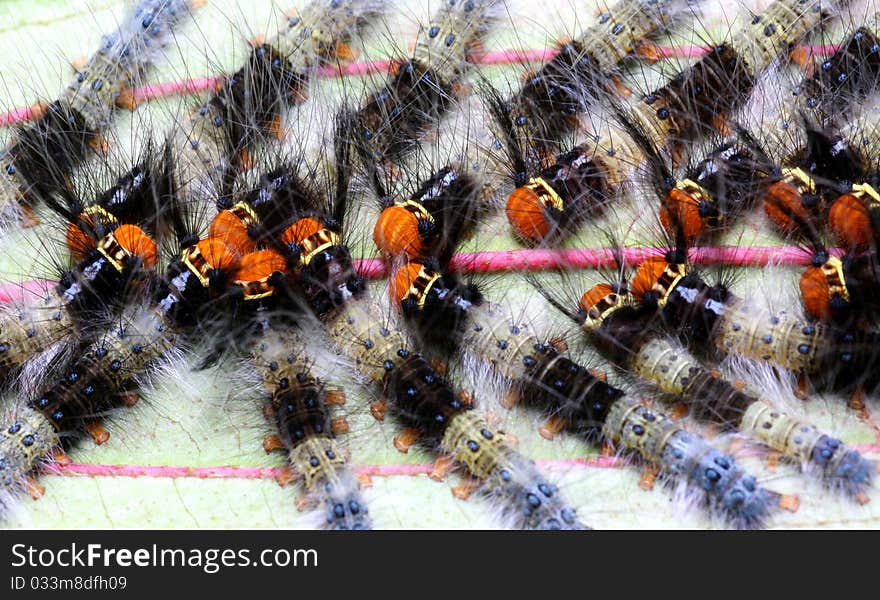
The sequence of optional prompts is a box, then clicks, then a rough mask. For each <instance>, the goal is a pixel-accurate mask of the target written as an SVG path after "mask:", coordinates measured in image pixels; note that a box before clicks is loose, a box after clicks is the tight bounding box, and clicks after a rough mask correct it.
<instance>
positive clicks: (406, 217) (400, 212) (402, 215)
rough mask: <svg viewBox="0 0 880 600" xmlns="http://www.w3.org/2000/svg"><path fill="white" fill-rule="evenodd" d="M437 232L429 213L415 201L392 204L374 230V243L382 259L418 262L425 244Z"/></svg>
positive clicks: (377, 221)
mask: <svg viewBox="0 0 880 600" xmlns="http://www.w3.org/2000/svg"><path fill="white" fill-rule="evenodd" d="M435 232H436V224H435V222H434V218H433V217H432V216H431V214H430V213H429V212H428V211H427V210H425V208H424V207H423V206H422V205H421V204H419V203H418V202H413V201H407V202H404V203H397V204H392V205H391V206H389V207H387V208H386V209H384V210H383V211H382V212H381V213H380V214H379V218H378V219H377V220H376V226H375V227H374V228H373V242H375V244H376V247H377V248H379V252H381V253H382V254H383V255H385V256H389V257H397V256H401V255H402V256H405V257H407V258H409V259H417V258H420V257H422V256H424V255H425V252H426V248H425V241H426V239H427V238H429V237H430V236H432V235H434V233H435Z"/></svg>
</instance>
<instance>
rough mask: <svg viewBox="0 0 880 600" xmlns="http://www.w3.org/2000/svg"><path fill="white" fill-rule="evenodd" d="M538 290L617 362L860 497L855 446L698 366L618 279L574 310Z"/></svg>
mask: <svg viewBox="0 0 880 600" xmlns="http://www.w3.org/2000/svg"><path fill="white" fill-rule="evenodd" d="M539 291H541V293H542V294H543V295H545V297H547V298H549V299H550V301H551V304H553V305H554V306H557V307H558V308H559V309H560V310H561V311H564V314H566V315H567V316H568V317H569V318H571V319H572V320H573V321H574V322H575V323H577V324H578V325H579V326H580V327H581V328H582V329H583V331H584V332H585V333H586V334H587V335H588V336H589V337H590V339H591V340H592V341H593V343H594V344H595V345H596V346H597V347H598V348H599V349H600V350H601V351H602V352H603V354H604V355H605V356H607V357H608V358H609V359H610V360H611V361H612V362H613V363H615V364H616V365H618V366H619V367H621V368H623V369H626V370H628V371H631V372H632V373H633V374H634V375H635V376H637V377H638V378H639V379H641V380H644V381H649V382H651V383H652V384H653V385H654V386H655V387H656V388H657V389H659V390H660V391H662V392H664V393H668V394H673V395H674V396H675V397H678V398H681V399H683V400H684V402H685V403H686V405H687V407H688V408H689V410H690V412H691V414H692V415H693V416H694V417H695V418H697V419H700V420H708V421H711V422H713V423H717V424H719V425H721V426H722V427H724V428H726V429H731V430H738V431H739V432H741V433H743V434H745V435H747V436H749V437H751V438H753V439H756V440H759V441H761V442H763V443H765V444H766V445H768V446H770V447H771V448H773V449H774V450H776V451H778V452H780V453H781V454H782V455H783V456H784V457H786V458H788V459H790V460H792V461H794V462H796V463H799V464H801V465H803V466H804V467H805V468H807V469H808V470H810V471H812V472H814V473H816V474H817V475H818V476H819V477H821V478H822V481H823V482H824V483H825V484H826V485H829V486H831V487H834V488H839V489H841V490H842V491H844V492H845V493H846V494H848V495H850V496H852V497H854V498H856V499H859V500H860V501H866V499H867V496H866V490H867V489H869V488H870V485H871V480H872V476H873V473H874V470H875V466H874V464H873V463H871V462H870V461H868V460H867V459H865V458H863V457H862V456H861V455H860V454H859V452H858V451H856V450H854V449H852V448H849V447H848V446H846V445H845V444H844V443H843V442H841V441H840V440H839V439H837V438H834V437H832V436H830V435H828V434H826V433H824V432H822V431H820V430H818V429H817V428H816V427H814V426H813V425H811V424H810V423H807V422H804V421H801V420H799V419H797V418H796V417H794V416H792V415H790V414H788V413H786V412H785V411H782V410H779V409H778V408H776V407H775V406H773V404H771V403H769V402H767V401H766V400H764V399H762V398H760V397H755V396H753V395H751V394H749V393H748V392H747V391H745V389H743V388H744V384H743V383H737V382H730V381H728V380H727V379H725V378H724V377H723V376H722V375H721V373H720V372H718V371H715V370H712V369H709V368H707V367H706V366H704V365H703V364H702V363H701V362H700V361H698V360H697V358H695V357H694V356H692V355H691V354H690V353H689V352H688V350H687V349H686V348H685V347H684V346H683V345H681V344H680V343H678V342H676V341H675V340H673V339H671V338H669V337H667V336H665V335H663V334H662V333H661V332H658V331H656V329H655V328H654V327H653V326H652V322H651V321H652V319H653V317H654V315H653V313H652V312H651V311H646V310H644V308H642V307H639V306H638V305H636V304H635V303H634V302H633V300H632V298H631V297H629V295H628V290H627V289H626V284H625V282H621V283H618V284H615V285H611V284H608V283H600V284H597V285H595V286H593V287H592V288H590V289H589V290H587V291H586V292H585V293H584V295H583V296H582V297H581V299H580V301H579V302H578V305H577V306H578V307H577V310H571V309H569V308H567V307H566V306H563V305H562V304H561V303H560V302H559V301H558V300H557V299H555V298H554V297H553V296H552V292H551V291H550V290H549V289H548V288H547V287H540V288H539Z"/></svg>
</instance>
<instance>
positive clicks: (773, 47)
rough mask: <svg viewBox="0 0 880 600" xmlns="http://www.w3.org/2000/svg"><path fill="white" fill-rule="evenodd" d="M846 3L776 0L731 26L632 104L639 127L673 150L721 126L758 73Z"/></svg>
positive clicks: (675, 152)
mask: <svg viewBox="0 0 880 600" xmlns="http://www.w3.org/2000/svg"><path fill="white" fill-rule="evenodd" d="M847 3H848V2H847V0H843V1H837V0H832V2H830V3H827V2H821V1H820V0H776V1H775V2H773V3H772V4H771V5H770V6H769V7H768V8H767V9H766V10H764V11H763V12H761V13H758V14H756V15H754V16H753V17H752V19H751V21H749V22H747V23H745V24H743V25H741V26H739V27H738V28H736V29H735V30H734V31H733V32H732V33H731V35H730V38H729V40H728V41H726V42H723V43H721V44H718V45H716V46H714V47H713V48H712V49H711V50H710V51H709V53H708V54H706V55H705V56H704V57H702V58H701V59H700V60H699V61H697V63H696V64H694V65H692V66H691V67H689V68H687V69H686V70H684V71H681V72H680V73H678V74H677V75H676V76H675V77H673V79H672V80H671V81H670V82H669V83H667V84H666V85H664V86H663V87H660V88H659V89H657V90H654V91H653V92H651V93H649V94H647V95H646V96H645V97H644V99H643V100H642V101H641V102H639V103H637V105H636V106H635V107H634V109H635V110H636V111H637V113H638V115H639V118H640V120H641V121H642V122H643V126H644V129H645V130H646V131H647V132H649V134H650V135H651V139H652V140H653V141H654V143H655V144H656V145H657V146H658V147H665V146H667V144H671V147H672V150H673V153H674V154H675V155H678V154H679V153H680V151H681V148H680V143H681V141H683V140H693V139H697V138H699V137H701V136H704V135H706V134H708V133H711V132H713V131H718V130H723V129H724V126H723V123H724V122H725V121H726V120H728V119H729V118H730V117H731V115H732V113H733V111H734V110H736V109H737V108H739V107H740V106H741V105H742V104H743V103H744V102H745V100H746V99H747V98H748V97H749V95H750V94H751V92H752V90H753V89H754V87H755V85H756V82H757V80H758V77H759V76H760V75H761V73H763V72H764V71H765V70H766V69H767V68H768V67H769V66H770V65H771V64H772V63H773V62H774V61H776V60H777V59H778V58H780V57H782V56H785V54H787V53H789V52H790V51H791V50H792V49H793V48H794V47H795V45H796V44H797V43H798V42H799V41H800V40H801V39H802V38H804V36H806V35H807V34H808V33H810V32H811V31H812V30H814V29H815V28H817V27H818V26H819V25H821V24H822V23H823V22H825V21H826V20H828V19H829V18H830V16H831V14H832V13H834V12H837V11H838V10H839V9H840V8H842V7H844V6H846V4H847Z"/></svg>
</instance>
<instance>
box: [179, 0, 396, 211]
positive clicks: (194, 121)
mask: <svg viewBox="0 0 880 600" xmlns="http://www.w3.org/2000/svg"><path fill="white" fill-rule="evenodd" d="M383 10H384V3H383V1H382V0H312V2H310V3H309V4H308V5H306V7H305V8H303V9H302V10H301V11H296V10H291V11H288V13H287V15H286V19H285V23H284V25H283V27H282V29H281V30H280V31H279V32H278V34H277V35H275V36H273V37H271V38H270V39H268V40H266V41H265V42H254V44H253V46H254V47H253V50H252V51H251V54H250V56H249V58H248V59H247V61H246V63H245V64H244V65H243V66H242V67H241V68H240V69H239V70H238V71H237V72H236V73H234V74H232V75H230V76H228V77H224V78H223V79H222V80H221V82H220V83H218V85H217V89H216V91H215V92H214V94H213V95H212V96H211V97H210V98H209V99H208V100H207V101H205V102H204V103H203V104H202V105H201V106H200V107H198V108H196V109H194V110H192V111H191V112H190V113H189V114H188V115H187V116H186V118H185V119H183V120H182V122H181V123H178V124H177V126H176V135H177V142H176V144H175V148H176V150H177V156H178V173H177V178H178V180H179V181H180V182H181V186H182V194H183V195H184V197H189V196H190V195H191V194H194V195H195V196H196V197H198V198H202V199H203V200H205V201H209V200H211V199H214V198H216V197H217V196H219V195H221V194H222V193H225V192H227V191H228V190H227V188H228V186H229V185H230V184H231V182H232V181H233V180H234V175H235V172H236V171H237V170H239V169H240V168H241V167H242V166H243V165H247V163H248V161H249V159H248V151H251V150H253V149H254V147H255V145H256V144H257V142H258V141H259V139H260V136H261V134H263V133H271V134H274V135H275V136H276V137H279V138H280V137H282V136H283V133H284V132H283V127H282V117H283V116H284V112H285V111H286V110H287V109H288V108H289V107H290V106H291V105H293V104H298V103H301V102H303V101H304V100H305V99H306V98H308V86H309V82H310V81H311V79H312V77H313V75H314V73H315V71H316V70H317V69H318V68H319V67H321V66H324V65H327V64H333V63H334V62H335V61H338V60H346V59H347V58H350V57H351V56H352V52H353V51H352V49H351V48H350V47H349V45H348V44H349V42H350V40H351V38H352V36H353V35H354V33H355V32H356V31H357V30H358V29H360V28H362V27H363V26H364V25H366V24H367V23H369V22H370V21H372V20H374V19H375V18H377V17H378V16H379V15H380V14H381V13H382V12H383Z"/></svg>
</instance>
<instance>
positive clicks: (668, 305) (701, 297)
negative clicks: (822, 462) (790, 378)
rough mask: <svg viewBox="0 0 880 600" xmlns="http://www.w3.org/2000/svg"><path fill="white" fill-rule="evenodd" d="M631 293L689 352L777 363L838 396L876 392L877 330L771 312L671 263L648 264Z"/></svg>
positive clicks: (720, 285) (638, 274)
mask: <svg viewBox="0 0 880 600" xmlns="http://www.w3.org/2000/svg"><path fill="white" fill-rule="evenodd" d="M632 292H633V295H634V296H635V297H636V299H637V300H638V299H641V300H642V301H647V303H648V304H649V305H650V307H651V308H650V310H659V314H660V316H661V317H662V321H663V322H664V323H665V325H666V326H667V327H669V328H670V329H671V330H672V331H674V332H675V334H676V335H678V336H679V337H681V338H682V339H683V340H684V341H686V343H688V344H690V345H695V346H699V347H701V348H703V349H704V350H705V349H712V348H714V349H717V350H718V351H720V352H722V353H723V354H730V355H736V356H742V357H745V358H749V359H752V360H757V361H760V362H764V363H768V364H772V365H775V366H777V367H779V368H782V369H786V370H790V371H793V372H795V373H799V374H803V375H804V376H807V377H809V378H810V379H811V380H813V381H814V382H815V383H817V384H820V385H822V386H829V387H831V388H833V389H839V390H843V389H855V388H858V387H860V386H862V387H866V388H869V389H870V388H872V387H873V386H875V385H877V377H876V367H875V365H876V364H877V362H878V360H880V357H878V353H877V352H876V349H875V344H876V340H877V333H876V332H875V331H872V330H865V331H847V330H843V329H841V328H839V327H835V326H832V325H830V324H823V323H811V322H808V321H806V320H804V319H801V318H798V317H796V316H794V315H792V314H790V313H787V312H785V311H778V312H771V311H769V310H767V309H764V308H761V307H758V306H755V305H754V304H753V303H749V302H748V301H746V300H745V299H742V298H739V297H737V296H736V295H735V294H733V293H732V292H731V291H730V290H729V289H728V288H727V287H726V286H725V285H724V284H721V283H719V284H717V285H714V286H710V285H709V284H707V283H706V282H705V281H704V280H703V279H702V277H701V275H700V274H699V273H697V272H696V271H689V270H688V269H687V268H686V266H685V265H684V264H680V263H678V264H673V263H667V262H666V261H665V260H664V259H660V260H652V259H648V260H647V261H645V262H644V263H642V266H641V267H639V271H638V272H637V273H636V276H635V277H634V279H633V287H632Z"/></svg>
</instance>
